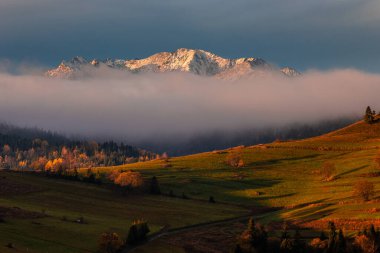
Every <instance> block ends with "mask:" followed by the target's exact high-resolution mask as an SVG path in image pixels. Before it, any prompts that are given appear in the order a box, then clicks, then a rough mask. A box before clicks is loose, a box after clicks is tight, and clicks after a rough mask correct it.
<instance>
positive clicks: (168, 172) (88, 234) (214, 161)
mask: <svg viewBox="0 0 380 253" xmlns="http://www.w3.org/2000/svg"><path fill="white" fill-rule="evenodd" d="M379 130H380V123H375V124H367V123H364V122H357V123H354V124H352V125H350V126H348V127H345V128H343V129H340V130H337V131H334V132H331V133H329V134H325V135H322V136H319V137H315V138H310V139H305V140H300V141H293V142H276V143H271V144H265V145H256V146H250V147H244V146H241V147H235V148H231V149H227V150H220V151H213V152H206V153H200V154H195V155H190V156H183V157H175V158H169V159H168V160H165V159H161V160H152V161H147V162H140V163H134V164H128V165H122V166H115V167H100V168H94V169H93V171H94V173H97V172H99V173H101V174H102V173H107V174H108V173H110V172H111V171H114V170H120V171H126V170H134V171H138V172H140V173H141V174H142V176H143V177H144V178H145V179H147V180H148V179H150V178H151V177H152V176H156V177H157V178H158V182H159V184H160V188H161V192H162V195H161V196H152V195H146V194H137V195H136V194H130V195H127V196H122V195H120V194H118V193H115V192H113V191H111V190H109V189H107V188H104V187H101V186H96V185H92V184H86V183H80V182H71V181H64V180H59V179H51V178H44V177H38V176H34V175H23V174H14V173H6V174H4V173H5V172H2V173H3V174H2V175H4V176H5V179H4V178H3V179H2V180H3V181H2V183H3V182H8V183H7V184H10V185H14V186H19V187H14V189H17V188H20V191H16V192H14V191H12V194H10V195H9V194H7V192H6V189H9V188H2V190H3V194H1V195H0V207H1V208H8V209H9V208H12V207H17V208H20V209H18V210H22V211H18V212H21V213H23V212H24V211H25V212H26V211H28V212H31V213H26V214H25V213H24V216H25V215H27V214H28V215H32V216H33V215H37V217H34V218H33V219H32V218H31V217H29V218H25V217H23V216H22V215H21V217H23V218H21V217H19V216H17V215H10V216H9V215H8V217H7V216H5V221H6V222H5V223H3V224H0V226H2V228H4V229H2V230H1V231H2V232H1V233H2V234H1V237H0V238H1V241H0V243H1V244H2V245H5V244H6V243H8V242H18V243H19V245H18V249H21V250H24V251H25V250H26V249H27V248H28V249H29V251H27V252H41V250H45V251H46V250H49V249H51V248H53V247H54V248H55V247H58V248H57V250H56V251H55V252H94V250H95V249H96V239H97V236H98V235H99V234H100V233H101V232H103V231H116V232H118V233H119V234H121V235H123V234H125V233H126V232H127V227H128V224H130V222H131V221H132V220H134V219H136V218H140V217H143V218H144V219H147V220H149V223H150V225H151V228H152V230H153V232H155V231H158V230H159V229H160V228H162V227H164V226H169V227H171V228H176V227H186V226H188V225H192V224H199V223H203V222H209V221H215V220H223V219H225V218H232V217H239V216H242V215H243V216H244V215H247V214H249V211H248V210H251V211H254V210H267V212H266V213H264V214H261V215H259V216H257V217H256V219H258V220H259V221H260V223H263V224H266V225H267V226H268V227H269V228H271V230H270V232H271V233H277V232H276V231H278V230H281V227H282V224H283V222H284V221H287V222H288V223H289V224H291V226H297V227H298V228H301V229H303V230H302V231H303V232H302V233H303V235H307V236H310V237H311V236H316V235H318V233H319V231H320V230H323V229H326V224H327V221H329V220H333V221H334V222H335V223H336V225H337V226H338V227H339V228H344V229H345V231H346V233H347V234H350V233H353V232H354V231H357V230H358V229H362V228H364V227H366V226H368V225H369V224H370V223H374V224H375V225H377V226H378V225H379V224H380V209H379V195H380V194H379V190H380V189H379V187H378V185H379V183H380V177H379V176H378V175H379V173H377V171H379V169H378V168H377V167H376V166H375V163H374V160H373V159H374V157H375V156H376V154H377V153H378V148H377V146H378V145H379V143H378V137H379V135H380V131H379ZM326 147H328V148H326ZM230 154H237V155H238V156H240V158H241V159H242V160H243V161H244V166H241V167H239V168H237V167H232V166H231V165H228V164H227V163H226V161H227V157H229V155H230ZM325 162H330V163H332V164H334V165H335V167H336V171H335V172H334V177H333V179H332V180H328V181H326V180H323V178H321V175H320V173H319V171H320V170H321V167H322V165H323V164H324V163H325ZM86 171H87V169H83V170H82V171H80V172H83V173H86ZM375 172H376V173H375ZM4 180H6V181H4ZM361 180H367V181H369V182H373V183H374V184H375V196H374V198H372V199H371V200H370V201H363V200H362V199H359V198H357V197H355V196H353V186H354V185H355V183H356V182H358V181H361ZM3 185H6V184H3ZM25 185H26V186H27V187H25ZM21 186H22V187H21ZM4 189H5V190H4ZM169 192H172V193H171V195H174V196H175V197H174V198H173V197H169ZM183 195H186V196H187V198H188V199H182V197H181V196H183ZM210 196H212V197H213V198H214V199H215V201H216V204H211V203H208V200H209V198H210ZM41 210H44V211H41ZM199 210H202V212H200V211H199ZM8 213H9V212H8ZM10 213H12V212H10ZM41 213H42V214H43V216H42V217H40V216H41ZM44 215H47V216H44ZM63 216H66V217H67V219H68V220H74V219H76V218H78V217H80V216H83V217H84V218H85V220H88V224H77V223H75V222H67V221H64V220H63V218H62V217H63ZM31 224H32V225H31ZM239 224H240V223H233V228H231V227H230V226H231V225H228V224H225V225H219V227H218V226H216V227H215V226H214V227H207V228H206V227H203V228H202V227H200V228H199V229H196V231H189V232H188V233H186V230H184V232H178V233H174V234H172V235H170V234H169V235H167V236H164V237H162V238H160V237H158V238H157V239H156V240H153V241H152V242H150V243H147V244H145V245H142V246H141V247H138V248H137V249H135V250H133V251H132V252H135V253H138V252H140V253H147V252H152V250H153V249H154V250H156V251H158V252H178V253H179V252H186V250H184V249H185V248H189V247H190V248H191V247H203V251H202V250H200V249H199V250H200V252H211V249H210V248H208V247H215V245H213V243H212V241H213V240H225V242H224V244H223V245H224V246H223V247H225V248H224V250H222V252H228V250H229V248H228V247H230V246H231V245H233V243H234V238H236V234H237V233H239V231H240V232H241V228H242V225H241V224H240V225H239ZM243 227H244V226H243ZM47 230H49V231H52V232H49V237H48V238H45V237H46V231H47ZM227 230H228V231H229V235H225V236H227V237H228V240H227V239H226V238H221V237H220V238H219V237H215V236H223V234H224V233H225V232H220V231H227ZM36 231H37V232H36ZM184 236H185V237H184ZM77 237H81V238H86V240H87V241H86V242H84V241H83V240H77V239H75V238H77ZM181 238H182V239H181ZM184 238H186V239H184ZM202 238H203V239H202ZM216 238H218V239H216ZM87 242H90V244H89V243H87ZM189 244H191V245H189ZM57 245H58V246H57ZM194 245H195V246H194ZM196 245H198V246H196ZM210 245H211V246H210ZM216 245H219V246H217V247H221V245H220V244H216ZM33 250H34V251H33ZM6 252H8V251H6ZM9 252H12V251H9ZM21 252H23V251H21Z"/></svg>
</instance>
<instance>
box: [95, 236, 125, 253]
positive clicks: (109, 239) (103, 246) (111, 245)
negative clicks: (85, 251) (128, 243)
mask: <svg viewBox="0 0 380 253" xmlns="http://www.w3.org/2000/svg"><path fill="white" fill-rule="evenodd" d="M122 245H123V242H122V241H121V239H120V237H119V235H118V234H116V233H103V234H102V235H101V236H100V238H99V251H100V252H101V253H116V252H118V251H119V249H120V248H121V246H122Z"/></svg>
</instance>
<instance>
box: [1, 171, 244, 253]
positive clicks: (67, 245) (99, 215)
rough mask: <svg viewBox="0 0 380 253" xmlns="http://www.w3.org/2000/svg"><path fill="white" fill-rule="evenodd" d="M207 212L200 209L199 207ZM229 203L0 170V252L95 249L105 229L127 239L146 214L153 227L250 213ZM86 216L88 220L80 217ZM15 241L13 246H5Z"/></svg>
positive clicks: (153, 228) (158, 227) (174, 225)
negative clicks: (123, 190)
mask: <svg viewBox="0 0 380 253" xmlns="http://www.w3.org/2000/svg"><path fill="white" fill-rule="evenodd" d="M200 209H202V210H205V212H198V210H200ZM247 213H248V211H247V210H245V209H243V208H240V207H235V206H231V205H222V204H215V205H213V204H209V203H207V202H202V201H193V200H183V199H179V198H168V197H160V196H157V197H156V196H152V195H145V194H130V195H122V194H120V193H117V192H114V191H112V190H110V189H108V188H106V187H100V186H96V185H93V184H88V183H79V182H72V181H65V180H62V179H60V180H59V179H51V178H45V177H40V176H36V175H28V174H19V173H11V172H1V171H0V218H1V222H0V252H2V253H3V252H4V253H8V252H15V251H16V252H36V253H37V252H57V253H60V252H62V253H68V252H81V253H83V252H96V250H97V240H98V238H99V236H100V234H101V233H104V232H117V233H118V234H120V236H122V238H123V239H124V238H126V236H127V233H128V229H129V226H130V224H131V223H132V221H134V220H136V219H140V218H144V219H146V220H148V221H149V226H150V229H151V231H152V232H157V231H158V230H160V229H161V228H163V227H164V226H168V227H170V228H176V227H183V226H188V225H192V224H197V223H202V222H206V221H212V220H220V219H225V218H231V217H235V216H239V215H246V214H247ZM80 217H83V219H84V223H78V222H76V221H77V220H78V219H79V218H80ZM9 243H12V244H13V245H14V248H13V249H12V248H8V247H5V245H8V244H9Z"/></svg>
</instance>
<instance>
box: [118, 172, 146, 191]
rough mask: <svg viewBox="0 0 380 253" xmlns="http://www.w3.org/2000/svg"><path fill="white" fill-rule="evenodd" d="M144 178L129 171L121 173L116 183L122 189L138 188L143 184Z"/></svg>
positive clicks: (137, 173)
mask: <svg viewBox="0 0 380 253" xmlns="http://www.w3.org/2000/svg"><path fill="white" fill-rule="evenodd" d="M143 182H144V181H143V178H142V176H141V174H140V173H139V172H133V171H127V172H122V173H120V174H119V175H118V176H117V177H116V178H115V181H114V183H115V184H117V185H120V186H122V187H130V188H138V187H140V186H142V184H143Z"/></svg>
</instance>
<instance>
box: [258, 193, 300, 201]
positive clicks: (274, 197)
mask: <svg viewBox="0 0 380 253" xmlns="http://www.w3.org/2000/svg"><path fill="white" fill-rule="evenodd" d="M294 195H296V194H295V193H288V194H283V195H277V196H267V197H259V199H260V200H270V199H280V198H286V197H291V196H294Z"/></svg>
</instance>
